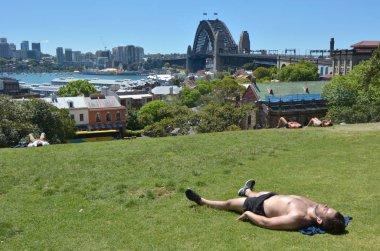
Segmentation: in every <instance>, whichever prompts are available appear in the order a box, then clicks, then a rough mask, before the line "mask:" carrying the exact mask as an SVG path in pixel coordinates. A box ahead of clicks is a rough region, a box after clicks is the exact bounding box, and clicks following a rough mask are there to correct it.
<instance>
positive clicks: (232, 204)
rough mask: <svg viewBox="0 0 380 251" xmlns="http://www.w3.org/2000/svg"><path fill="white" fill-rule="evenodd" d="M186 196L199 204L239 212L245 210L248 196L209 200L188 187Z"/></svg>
mask: <svg viewBox="0 0 380 251" xmlns="http://www.w3.org/2000/svg"><path fill="white" fill-rule="evenodd" d="M185 195H186V197H187V198H188V199H189V200H191V201H194V202H195V203H197V204H198V205H201V206H203V205H206V206H209V207H212V208H216V209H220V210H229V211H236V212H239V213H242V212H243V204H244V201H245V200H246V198H237V199H230V200H225V201H220V200H208V199H205V198H202V197H201V196H200V195H199V194H197V193H196V192H194V191H193V190H191V189H187V190H186V191H185Z"/></svg>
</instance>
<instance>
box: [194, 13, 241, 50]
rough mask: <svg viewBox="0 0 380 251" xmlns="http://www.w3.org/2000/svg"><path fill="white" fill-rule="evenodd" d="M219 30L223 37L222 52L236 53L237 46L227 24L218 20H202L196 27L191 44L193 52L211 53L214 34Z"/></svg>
mask: <svg viewBox="0 0 380 251" xmlns="http://www.w3.org/2000/svg"><path fill="white" fill-rule="evenodd" d="M217 32H219V34H221V37H223V39H224V41H223V42H224V48H223V52H224V53H233V54H237V53H238V46H237V44H236V43H235V41H234V39H233V38H232V36H231V32H230V31H229V30H228V28H227V26H226V25H225V24H224V23H223V22H222V21H220V20H218V19H216V20H202V21H201V22H200V23H199V25H198V28H197V31H196V33H195V38H194V44H193V54H198V55H210V56H211V55H213V54H214V45H215V36H216V33H217Z"/></svg>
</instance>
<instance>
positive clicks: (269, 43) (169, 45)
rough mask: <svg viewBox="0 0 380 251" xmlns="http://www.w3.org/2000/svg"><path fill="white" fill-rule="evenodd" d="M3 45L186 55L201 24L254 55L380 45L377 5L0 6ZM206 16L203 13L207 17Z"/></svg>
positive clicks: (272, 1) (271, 0)
mask: <svg viewBox="0 0 380 251" xmlns="http://www.w3.org/2000/svg"><path fill="white" fill-rule="evenodd" d="M0 7H1V21H0V37H6V38H7V39H8V42H9V43H14V44H16V47H17V49H19V48H20V43H21V41H22V40H28V41H29V42H30V43H31V42H41V47H42V51H43V52H45V53H50V54H52V55H55V49H56V47H64V48H71V49H73V50H80V51H82V52H87V51H91V52H95V51H96V50H100V49H103V48H104V47H105V46H106V47H107V48H108V49H111V48H112V47H116V46H118V45H127V44H132V45H138V46H142V47H143V48H144V49H145V53H186V49H187V46H188V45H192V44H193V41H194V35H195V32H196V29H197V27H198V24H199V22H200V21H201V20H202V19H214V18H215V16H214V15H213V13H214V12H217V13H218V16H217V18H219V19H220V20H222V21H223V22H224V23H225V24H226V25H227V27H228V28H229V30H230V32H231V34H232V36H233V37H234V39H235V41H236V42H237V43H238V40H239V37H240V33H241V32H242V31H248V33H249V35H250V40H251V49H252V50H259V49H267V50H280V51H281V50H284V49H286V48H295V49H297V50H298V52H299V53H301V54H303V53H305V52H306V50H310V49H329V41H330V38H331V37H334V38H335V48H340V49H347V48H349V47H350V45H351V44H354V43H356V42H359V41H362V40H380V30H379V27H380V15H379V10H380V1H378V0H361V1H353V0H265V1H264V0H262V1H258V0H192V1H186V0H102V1H100V0H76V1H73V0H64V1H55V0H33V1H32V0H12V1H11V0H4V1H1V4H0ZM203 13H208V15H207V16H204V15H203Z"/></svg>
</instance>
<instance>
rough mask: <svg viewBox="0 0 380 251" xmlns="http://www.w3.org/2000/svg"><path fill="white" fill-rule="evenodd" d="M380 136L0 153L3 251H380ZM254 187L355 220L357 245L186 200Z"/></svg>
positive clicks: (151, 142) (274, 134)
mask: <svg viewBox="0 0 380 251" xmlns="http://www.w3.org/2000/svg"><path fill="white" fill-rule="evenodd" d="M379 132H380V124H379V123H377V124H365V125H345V126H334V127H331V128H306V129H299V130H289V129H268V130H254V131H240V132H226V133H215V134H203V135H191V136H184V137H168V138H157V139H138V140H123V141H110V142H99V143H83V144H65V145H51V146H48V147H40V148H22V149H0V242H1V243H0V249H3V250H152V249H153V250H276V249H277V250H289V249H291V250H306V249H310V248H313V249H314V250H377V248H378V247H379V246H380V237H379V234H380V227H379V226H380V224H379V222H380V193H379V191H380V182H379V181H380V172H379V166H380V151H379V149H380V148H379V144H380V143H379V142H380V133H379ZM249 178H255V179H256V190H266V191H276V192H279V193H283V194H299V195H305V196H308V197H310V198H311V199H313V200H316V201H318V202H321V203H322V202H323V203H327V204H329V206H332V207H334V208H335V209H337V210H339V211H341V212H342V213H343V214H344V215H351V216H352V217H353V218H354V219H353V221H352V222H351V223H350V225H349V227H348V230H349V234H347V235H343V236H332V235H327V234H325V235H317V236H313V237H310V236H305V235H302V234H300V233H297V232H285V231H271V230H266V229H261V228H259V227H256V226H254V225H252V224H250V223H248V222H236V221H235V219H236V218H237V217H238V215H237V214H235V213H232V212H224V211H217V210H214V209H210V208H207V207H199V206H196V205H194V203H192V202H190V201H188V200H187V199H186V198H185V196H184V193H183V192H184V189H185V188H187V187H191V188H193V189H194V190H195V191H197V192H199V193H200V194H201V195H203V196H205V197H206V198H211V199H228V198H232V197H236V193H237V190H238V188H240V187H241V186H242V185H243V183H244V182H245V181H246V180H247V179H249ZM376 246H377V248H376Z"/></svg>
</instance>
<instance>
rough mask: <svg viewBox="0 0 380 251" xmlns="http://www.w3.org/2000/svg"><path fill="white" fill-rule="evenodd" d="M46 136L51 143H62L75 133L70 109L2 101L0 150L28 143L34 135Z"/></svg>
mask: <svg viewBox="0 0 380 251" xmlns="http://www.w3.org/2000/svg"><path fill="white" fill-rule="evenodd" d="M42 132H45V133H46V136H47V138H48V140H49V142H50V143H62V142H64V140H65V138H70V137H71V136H73V134H74V132H75V123H74V121H73V120H72V119H71V118H70V116H69V112H68V110H66V109H58V108H56V107H55V106H53V105H50V104H48V103H46V102H44V101H43V100H40V99H32V100H25V101H16V100H12V99H10V98H5V97H0V147H7V146H14V145H17V144H18V143H20V142H21V143H27V136H28V135H29V134H30V133H33V134H36V135H39V134H40V133H42Z"/></svg>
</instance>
